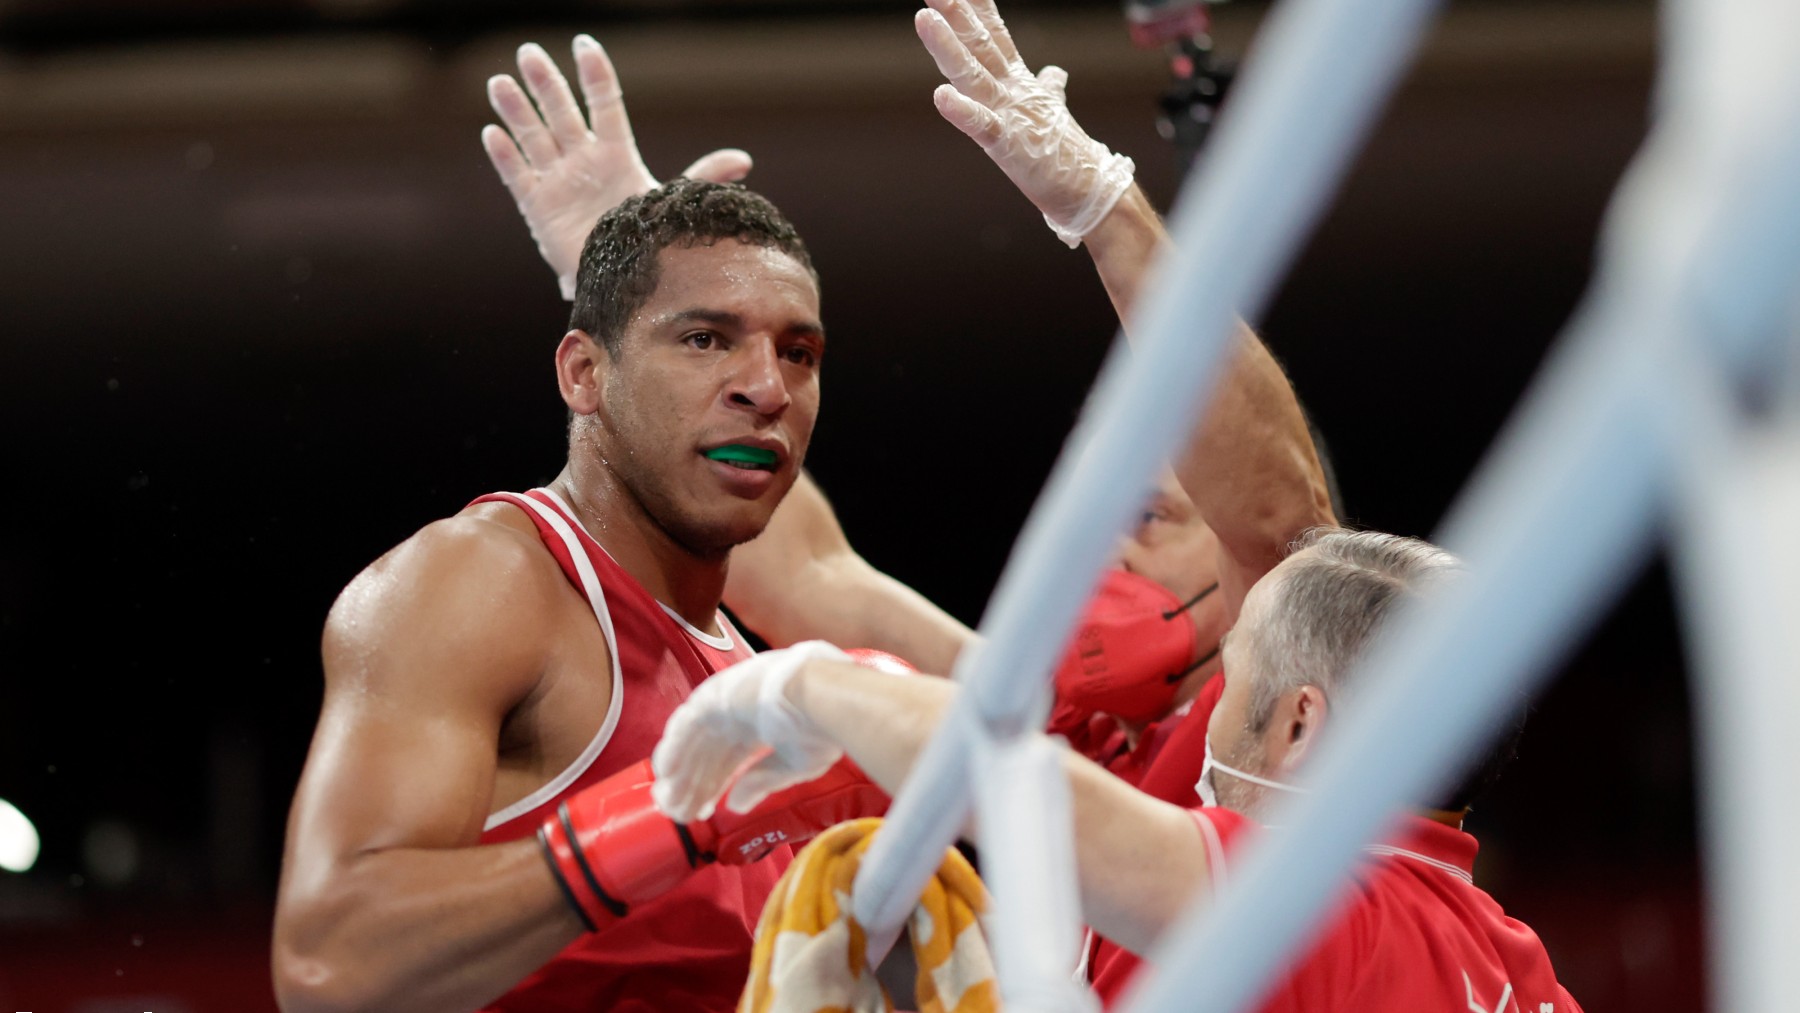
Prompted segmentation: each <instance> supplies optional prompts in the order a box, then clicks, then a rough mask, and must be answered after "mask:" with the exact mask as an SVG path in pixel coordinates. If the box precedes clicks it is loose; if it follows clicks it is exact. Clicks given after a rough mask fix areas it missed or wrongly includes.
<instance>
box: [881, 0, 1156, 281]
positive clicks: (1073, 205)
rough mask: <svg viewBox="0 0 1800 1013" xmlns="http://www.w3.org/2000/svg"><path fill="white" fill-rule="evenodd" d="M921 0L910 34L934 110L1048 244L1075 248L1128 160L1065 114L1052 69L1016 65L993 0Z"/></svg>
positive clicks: (1122, 186) (1114, 191) (1096, 220)
mask: <svg viewBox="0 0 1800 1013" xmlns="http://www.w3.org/2000/svg"><path fill="white" fill-rule="evenodd" d="M926 2H927V3H928V4H930V6H929V7H927V8H925V9H924V10H921V11H920V12H919V13H918V14H917V16H915V17H914V18H913V27H914V28H916V29H917V30H918V33H919V38H920V39H921V40H922V41H923V42H924V43H925V48H926V49H927V50H929V51H930V52H931V58H932V59H933V60H935V61H937V66H938V70H939V71H941V72H942V73H943V75H944V77H946V78H948V79H949V81H950V83H949V84H942V85H938V88H937V91H936V92H935V93H934V94H933V96H932V97H933V99H935V100H936V102H937V108H938V112H939V113H941V114H943V117H944V118H945V119H947V120H949V121H950V122H951V123H952V124H954V125H955V126H956V128H957V129H958V130H961V131H962V132H963V133H965V134H968V135H969V136H970V137H971V138H973V139H974V140H975V142H976V143H977V144H980V145H981V147H982V148H983V149H984V150H986V151H987V153H988V157H989V158H992V159H993V160H994V162H995V163H996V164H997V165H999V166H1000V168H1001V169H1002V170H1003V171H1004V172H1005V173H1006V175H1007V176H1008V177H1009V178H1011V179H1012V181H1013V182H1014V183H1015V184H1017V185H1018V187H1019V189H1020V190H1022V191H1024V193H1025V196H1026V197H1028V198H1030V199H1031V202H1032V203H1033V204H1036V205H1037V208H1038V210H1039V211H1042V212H1043V213H1044V221H1045V222H1046V223H1048V224H1049V226H1050V228H1051V230H1052V231H1053V232H1055V233H1056V235H1057V237H1058V238H1060V239H1061V240H1062V241H1063V242H1065V243H1067V244H1069V246H1070V248H1074V247H1076V246H1078V245H1080V244H1081V237H1083V236H1085V235H1087V234H1088V233H1089V232H1091V231H1093V229H1094V227H1095V226H1096V225H1099V224H1100V221H1101V219H1103V218H1105V217H1106V215H1107V212H1109V211H1111V210H1112V208H1113V205H1114V204H1116V203H1118V201H1119V197H1120V195H1122V194H1123V193H1124V192H1125V191H1126V190H1127V189H1128V188H1130V186H1131V181H1132V176H1133V173H1134V171H1135V169H1136V167H1135V166H1134V165H1133V164H1132V162H1131V159H1129V158H1126V157H1125V156H1123V155H1117V154H1114V153H1113V151H1112V150H1111V149H1110V148H1108V147H1107V146H1106V145H1104V144H1101V143H1100V142H1099V141H1096V140H1094V139H1093V138H1091V137H1089V136H1088V135H1087V134H1086V132H1084V131H1083V130H1082V129H1081V125H1080V124H1078V123H1076V122H1075V118H1074V117H1073V116H1070V115H1069V107H1068V103H1067V102H1066V101H1065V100H1064V97H1063V88H1064V86H1065V85H1066V84H1067V83H1068V80H1069V75H1068V74H1067V73H1066V72H1065V71H1063V69H1062V68H1060V67H1045V68H1044V69H1043V70H1042V71H1040V72H1039V73H1037V74H1033V73H1031V71H1030V70H1029V69H1027V68H1026V66H1025V61H1024V60H1022V59H1020V58H1019V51H1018V49H1017V48H1016V47H1015V46H1014V45H1013V40H1012V35H1011V34H1010V33H1008V32H1007V30H1006V23H1005V22H1004V21H1001V20H1000V13H999V11H997V10H995V9H994V2H993V0H926Z"/></svg>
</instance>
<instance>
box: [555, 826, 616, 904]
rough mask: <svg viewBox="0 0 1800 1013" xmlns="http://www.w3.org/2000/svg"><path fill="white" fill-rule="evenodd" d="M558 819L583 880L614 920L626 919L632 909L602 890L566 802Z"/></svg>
mask: <svg viewBox="0 0 1800 1013" xmlns="http://www.w3.org/2000/svg"><path fill="white" fill-rule="evenodd" d="M556 818H557V820H558V821H560V822H561V823H562V828H563V833H565V834H568V835H569V851H570V852H571V853H572V854H574V856H575V864H576V865H579V866H581V878H583V879H585V880H587V885H588V888H589V889H591V890H593V891H594V896H596V897H598V898H600V903H601V905H602V906H603V907H605V908H606V910H608V911H610V912H612V916H613V917H614V918H623V917H625V914H626V912H628V911H630V910H631V908H630V907H629V906H628V905H627V904H625V903H624V902H623V901H618V900H614V899H613V898H612V897H611V896H610V895H608V894H607V892H606V891H605V890H602V889H600V880H599V879H597V878H595V876H594V870H593V869H591V868H589V867H588V860H587V855H585V854H583V853H582V851H581V838H579V837H577V836H575V824H573V823H571V822H570V821H569V803H567V802H564V803H563V804H562V805H559V806H557V807H556Z"/></svg>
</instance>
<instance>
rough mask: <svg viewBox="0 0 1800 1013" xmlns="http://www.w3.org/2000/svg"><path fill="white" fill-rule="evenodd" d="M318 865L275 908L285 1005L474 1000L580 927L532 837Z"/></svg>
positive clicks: (441, 1012) (346, 1006) (489, 994)
mask: <svg viewBox="0 0 1800 1013" xmlns="http://www.w3.org/2000/svg"><path fill="white" fill-rule="evenodd" d="M325 875H326V876H327V877H328V881H327V882H323V883H321V884H319V885H318V886H317V887H316V888H315V889H313V890H311V891H310V892H308V891H305V890H303V889H300V888H299V886H300V885H299V884H289V887H290V888H289V889H288V890H286V891H284V894H294V896H293V897H292V898H290V897H288V896H284V898H283V902H282V904H281V909H280V910H278V912H277V916H276V931H275V980H276V991H277V994H278V996H279V997H280V999H281V1007H282V1009H283V1010H285V1011H287V1013H300V1011H305V1013H315V1011H316V1013H346V1011H361V1010H369V1011H375V1010H379V1011H383V1013H427V1011H429V1013H448V1011H466V1010H476V1009H480V1008H481V1007H482V1006H484V1005H486V1004H487V1003H489V1002H490V1001H492V1000H493V999H495V998H497V997H499V996H500V995H502V994H504V993H505V992H506V991H507V989H509V988H511V987H512V986H513V985H514V984H516V983H517V982H519V981H520V980H521V979H523V978H524V977H525V976H526V975H528V974H530V973H531V972H532V971H534V970H536V969H537V968H539V967H541V966H543V964H544V963H545V962H547V961H548V960H549V959H550V958H551V957H553V956H555V955H556V954H557V953H558V952H559V951H560V950H561V949H562V948H563V947H565V946H567V945H568V944H569V942H570V941H571V940H573V939H574V938H575V937H576V936H577V935H579V933H580V932H581V925H580V922H579V921H578V920H577V918H576V916H575V915H574V913H573V910H572V909H571V908H570V907H569V906H568V903H567V901H566V900H565V899H564V898H563V897H562V895H561V892H560V890H559V888H558V887H557V885H556V883H555V881H554V879H553V878H552V877H551V873H550V871H549V866H548V865H547V863H546V862H545V861H544V859H543V857H542V855H541V853H540V851H539V848H538V844H537V841H536V840H535V839H528V840H523V841H515V842H510V843H506V844H498V845H487V846H481V847H473V848H458V849H445V850H430V849H418V848H394V849H388V850H382V851H377V852H370V853H365V854H362V855H359V856H356V857H353V858H346V859H344V860H341V861H339V862H338V863H336V864H335V865H334V866H333V867H332V868H330V869H329V870H325ZM301 894H305V896H301Z"/></svg>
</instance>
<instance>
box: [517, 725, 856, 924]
mask: <svg viewBox="0 0 1800 1013" xmlns="http://www.w3.org/2000/svg"><path fill="white" fill-rule="evenodd" d="M654 782H655V775H654V774H653V773H651V770H650V761H649V760H641V761H639V762H637V763H634V764H632V765H631V766H629V767H627V768H625V769H624V770H621V771H619V772H618V773H617V774H614V775H613V776H611V777H609V778H607V779H606V780H604V781H601V782H600V783H599V784H596V785H592V786H590V787H588V788H585V789H583V790H582V791H580V792H578V793H576V794H575V795H574V796H572V797H570V798H569V799H568V800H567V801H565V802H563V804H562V805H560V806H557V808H556V815H554V816H551V817H550V818H549V819H547V820H545V821H544V823H543V825H542V826H540V827H539V828H538V842H539V843H540V844H542V845H543V848H544V855H545V857H546V858H547V859H548V860H549V862H550V868H551V870H552V871H553V872H554V873H555V874H556V878H557V880H558V882H559V883H560V884H561V885H562V888H563V894H564V896H565V897H567V898H568V901H569V903H570V905H571V906H573V907H574V908H575V911H576V913H577V914H579V915H580V916H581V920H582V922H583V924H585V925H586V926H587V927H588V929H589V931H592V930H595V929H598V928H600V927H601V926H603V925H607V924H610V923H612V922H614V921H617V920H618V919H620V918H623V917H625V915H626V914H627V913H629V912H630V910H631V906H632V905H633V904H637V903H640V902H642V901H647V900H650V899H652V898H655V897H658V896H661V895H662V894H664V893H666V892H668V891H669V890H671V889H673V888H674V887H675V886H676V884H678V883H680V882H681V881H682V880H684V879H686V878H687V877H688V875H689V874H690V873H692V872H693V871H694V870H695V869H698V868H700V867H701V866H703V865H710V864H711V863H713V862H715V861H718V862H722V863H724V864H726V865H747V864H749V863H751V862H754V861H756V860H757V859H760V858H762V857H764V856H766V855H767V854H768V853H769V852H771V851H773V850H775V848H777V847H779V846H780V845H783V844H800V843H804V842H806V841H809V840H812V839H813V838H814V837H816V836H818V834H819V833H820V832H821V831H824V830H825V829H827V828H828V827H832V826H835V825H836V824H838V823H842V822H843V821H845V820H853V819H859V818H861V817H864V816H880V815H882V814H884V813H886V812H887V807H888V801H889V800H888V797H887V794H886V793H885V792H883V791H882V790H881V789H880V788H878V787H876V785H875V783H874V782H873V781H870V780H869V779H868V778H867V777H866V776H864V775H863V772H862V771H861V770H860V769H858V768H857V766H856V764H854V763H851V762H850V760H849V759H848V758H845V759H842V760H839V761H838V762H837V763H836V764H834V765H833V766H832V768H831V769H830V770H828V771H826V772H825V773H824V774H823V775H821V776H819V777H817V778H815V779H813V780H811V781H808V782H806V783H804V784H796V785H794V786H793V787H791V788H785V789H783V790H781V791H778V792H776V793H775V794H773V795H770V796H769V797H768V798H766V799H763V800H762V802H760V803H759V804H758V805H757V806H756V808H754V809H752V810H750V811H749V812H747V813H734V812H731V811H729V810H727V809H726V808H725V807H724V806H720V807H719V809H718V811H717V812H716V813H714V814H713V816H712V818H711V819H706V820H700V821H698V822H694V823H689V824H686V825H685V826H684V825H682V824H679V823H676V822H675V821H674V820H671V819H669V818H668V817H667V816H664V815H663V814H662V811H661V810H659V809H657V808H656V803H655V802H653V801H652V800H651V798H650V786H651V785H652V784H653V783H654Z"/></svg>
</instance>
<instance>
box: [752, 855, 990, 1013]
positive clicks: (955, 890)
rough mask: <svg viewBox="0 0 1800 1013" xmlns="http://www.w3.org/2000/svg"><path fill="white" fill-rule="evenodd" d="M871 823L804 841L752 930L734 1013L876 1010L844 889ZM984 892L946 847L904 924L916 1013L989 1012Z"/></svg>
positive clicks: (884, 1007) (882, 1003)
mask: <svg viewBox="0 0 1800 1013" xmlns="http://www.w3.org/2000/svg"><path fill="white" fill-rule="evenodd" d="M879 826H881V821H880V820H878V819H864V820H853V821H851V822H849V823H842V824H839V825H838V826H835V827H833V828H831V829H830V830H827V831H825V832H824V833H823V834H820V835H819V836H818V837H816V838H814V839H813V841H812V843H810V844H808V845H807V846H806V847H805V849H803V850H802V851H801V852H800V854H799V855H797V856H795V858H794V862H793V864H792V865H790V866H788V870H787V872H786V873H784V874H783V875H782V877H781V882H779V883H777V884H776V886H775V892H774V893H772V894H770V896H769V902H768V904H767V905H766V906H765V907H764V908H763V913H762V920H761V921H760V922H758V923H757V926H756V948H755V951H754V954H753V956H752V958H751V964H750V980H749V982H748V984H746V985H745V987H744V996H743V998H742V999H741V1000H739V1002H738V1011H739V1013H886V1011H890V1010H892V1009H893V1008H894V1007H893V1004H892V1002H890V1001H889V1000H888V997H887V995H886V994H885V993H884V992H883V991H882V989H881V985H880V984H879V983H878V982H876V980H875V973H874V972H873V971H871V970H869V968H868V966H867V964H866V962H865V951H866V949H867V943H866V941H865V937H864V935H863V929H862V926H861V925H858V924H857V923H856V920H855V919H854V918H853V917H852V916H851V901H850V887H851V884H852V883H853V882H855V880H856V869H857V867H858V866H859V865H860V864H861V863H862V857H863V853H864V852H866V851H867V850H868V847H869V842H870V841H871V840H873V839H874V834H875V829H876V828H877V827H879ZM987 905H988V898H987V890H986V888H984V887H983V886H982V885H981V879H980V877H978V876H976V875H975V870H974V869H972V868H970V867H969V863H968V862H967V861H966V860H965V859H964V858H963V857H962V856H961V855H959V854H957V853H956V852H955V851H953V850H952V851H946V852H945V854H944V863H943V865H942V866H940V867H939V868H938V872H937V875H936V876H934V877H933V878H932V880H931V882H930V883H928V884H927V885H926V887H925V893H924V895H923V896H921V897H920V898H919V906H918V907H917V908H916V909H914V911H913V914H912V919H911V920H910V921H909V922H908V923H907V925H908V928H909V929H910V930H911V936H912V947H913V954H914V956H915V957H916V958H917V960H918V965H919V979H918V986H917V993H916V998H917V999H918V1002H919V1011H920V1013H998V1010H999V1009H1000V986H999V982H998V981H997V979H996V978H995V975H994V961H993V957H992V955H991V954H990V953H989V952H988V945H987V937H986V936H985V935H984V934H983V932H982V926H981V915H982V913H983V912H985V911H986V910H987Z"/></svg>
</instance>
